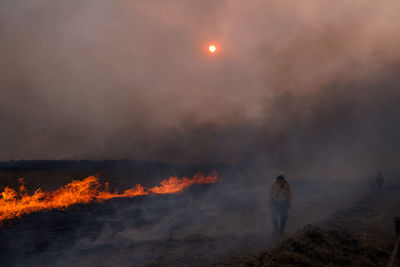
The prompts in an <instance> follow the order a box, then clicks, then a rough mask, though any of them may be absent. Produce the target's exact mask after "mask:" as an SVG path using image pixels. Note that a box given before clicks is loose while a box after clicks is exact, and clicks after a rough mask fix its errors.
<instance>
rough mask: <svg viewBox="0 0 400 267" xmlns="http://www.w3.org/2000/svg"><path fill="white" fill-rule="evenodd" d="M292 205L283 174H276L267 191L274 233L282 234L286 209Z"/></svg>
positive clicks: (286, 214) (290, 193)
mask: <svg viewBox="0 0 400 267" xmlns="http://www.w3.org/2000/svg"><path fill="white" fill-rule="evenodd" d="M291 206H292V191H291V189H290V185H289V183H288V182H287V181H286V179H285V177H284V176H283V174H280V175H278V177H276V180H275V181H274V183H273V184H272V185H271V188H270V191H269V207H270V209H271V215H272V225H273V227H274V233H273V234H274V235H278V234H279V235H280V236H283V234H284V233H285V227H286V223H287V219H288V210H289V209H290V208H291Z"/></svg>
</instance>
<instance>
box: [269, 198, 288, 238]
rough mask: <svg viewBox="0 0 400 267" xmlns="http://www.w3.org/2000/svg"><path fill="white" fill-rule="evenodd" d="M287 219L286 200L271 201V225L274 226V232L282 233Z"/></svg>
mask: <svg viewBox="0 0 400 267" xmlns="http://www.w3.org/2000/svg"><path fill="white" fill-rule="evenodd" d="M287 219H288V202H287V201H285V200H284V201H273V202H272V225H273V226H274V233H280V234H283V233H284V232H285V227H286V222H287ZM278 221H279V222H278Z"/></svg>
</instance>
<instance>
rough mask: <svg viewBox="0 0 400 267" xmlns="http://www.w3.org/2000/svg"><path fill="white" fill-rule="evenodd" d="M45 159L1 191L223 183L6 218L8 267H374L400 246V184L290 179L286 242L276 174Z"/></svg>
mask: <svg viewBox="0 0 400 267" xmlns="http://www.w3.org/2000/svg"><path fill="white" fill-rule="evenodd" d="M45 162H46V164H44V163H45ZM45 162H43V161H40V162H26V161H21V162H19V164H22V163H23V166H24V167H21V165H19V166H18V164H17V163H16V162H12V164H14V166H13V167H12V168H11V167H7V168H5V169H3V170H2V171H1V172H0V173H1V177H2V180H1V185H2V186H5V185H15V186H17V184H18V183H17V179H18V178H20V177H24V178H25V180H26V181H27V182H28V183H29V184H30V185H31V189H30V190H34V189H35V188H37V187H38V186H40V187H42V188H44V189H46V190H53V189H56V188H58V187H59V186H62V185H64V184H65V183H67V182H70V181H71V179H80V178H84V177H85V176H87V175H89V174H93V173H99V175H100V177H101V179H103V180H104V181H108V182H110V183H111V185H112V186H113V187H115V188H118V189H121V190H122V189H126V188H127V187H131V186H132V185H134V184H135V183H138V182H140V183H142V184H152V185H154V184H155V183H157V182H159V181H160V180H161V179H163V178H165V177H166V176H168V175H177V176H184V175H192V174H193V173H195V172H197V171H199V170H200V171H203V172H206V173H207V172H208V171H211V170H214V169H215V170H217V171H218V173H219V177H220V178H221V180H222V182H221V183H217V184H210V185H196V186H193V187H190V188H189V189H188V190H187V191H185V192H184V193H182V194H178V195H157V196H141V197H136V198H132V199H113V200H109V201H106V202H104V203H92V204H85V205H76V206H72V207H70V208H68V209H65V210H49V211H45V212H37V213H32V214H29V215H27V216H23V217H21V218H18V219H13V220H9V221H6V222H4V223H3V224H2V225H1V226H0V241H1V242H0V243H1V244H2V245H1V249H0V259H1V262H0V263H1V264H2V265H4V266H25V265H30V266H54V265H57V266H71V265H76V266H83V265H85V266H148V265H150V266H188V265H189V266H191V265H198V266H205V265H218V266H219V265H250V266H254V265H256V266H257V265H261V266H263V265H274V264H275V265H282V264H283V265H285V264H286V265H293V264H296V265H297V264H299V265H324V264H327V263H332V264H336V265H340V264H351V262H350V261H351V259H354V261H356V262H358V263H360V264H361V263H367V265H368V264H369V265H371V264H383V263H384V262H386V260H387V257H388V253H390V251H389V250H390V246H391V245H392V244H391V242H392V241H393V240H392V239H393V225H392V219H393V218H392V216H393V214H394V213H395V211H397V210H396V208H397V207H398V205H397V203H399V197H398V195H399V194H398V191H399V187H395V186H392V185H390V186H388V188H389V189H388V191H386V192H385V194H384V195H382V196H376V195H371V194H370V192H369V191H368V189H369V188H368V184H367V183H366V181H365V180H363V179H361V180H357V179H352V180H351V182H350V181H349V180H347V181H341V182H340V181H330V182H327V181H313V182H310V181H309V180H302V179H298V178H297V179H296V178H292V179H290V177H289V181H290V182H291V184H292V187H293V191H294V198H295V202H294V205H293V208H292V210H291V211H290V218H289V224H288V229H287V230H288V236H287V239H285V240H284V241H283V242H282V244H281V245H277V244H276V243H274V242H273V240H272V239H271V227H270V220H269V209H268V208H267V205H266V201H267V190H268V186H269V184H270V183H271V182H272V179H273V177H271V178H267V177H265V176H266V175H265V174H264V175H263V173H262V172H256V171H255V168H252V171H249V170H247V171H246V170H244V168H243V166H232V165H231V166H227V165H204V166H201V165H174V164H166V163H159V162H157V163H154V162H136V161H122V162H118V161H112V162H90V161H83V162H80V163H79V162H64V163H60V162H52V161H45ZM35 163H40V164H44V165H45V166H47V167H41V168H39V167H38V166H40V164H37V165H36V164H35ZM65 163H67V164H65ZM89 163H90V164H89ZM15 164H17V166H15ZM49 164H50V165H49ZM80 164H83V165H80ZM31 166H33V167H34V168H32V167H31ZM48 166H53V167H51V168H49V167H48ZM54 166H58V167H54ZM60 166H61V167H60ZM62 166H67V167H62ZM79 166H81V167H79ZM82 166H85V168H83V167H82ZM88 166H89V167H88ZM35 168H36V169H35ZM46 168H48V169H46ZM250 181H251V182H250ZM388 183H392V184H394V183H395V181H389V182H388ZM386 193H387V194H386ZM388 203H390V205H388ZM396 205H397V206H396ZM304 227H306V228H304ZM375 241H376V242H375ZM331 246H333V247H335V249H336V251H332V250H331V249H330V247H331ZM266 251H268V252H266ZM327 252H330V254H329V253H327ZM332 253H334V254H332ZM340 253H342V254H343V255H342V254H340ZM355 253H358V254H360V256H356V254H355ZM363 253H364V254H363ZM374 253H375V254H374ZM358 254H357V255H358ZM372 254H374V255H375V256H374V255H373V256H371V255H372ZM332 255H342V256H341V257H334V258H333V257H331V256H332ZM335 260H336V261H335Z"/></svg>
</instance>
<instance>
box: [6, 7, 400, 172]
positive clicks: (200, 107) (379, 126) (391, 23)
mask: <svg viewBox="0 0 400 267" xmlns="http://www.w3.org/2000/svg"><path fill="white" fill-rule="evenodd" d="M399 8H400V4H399V2H398V1H395V0H393V1H391V0H387V1H380V2H371V1H370V2H366V1H361V0H360V1H351V2H349V1H334V2H332V1H306V2H304V1H301V2H293V1H279V2H277V1H261V0H254V1H250V2H248V1H211V0H207V1H180V0H173V1H118V0H116V1H106V0H100V1H99V0H85V1H82V0H79V1H75V0H74V1H49V0H38V1H30V2H27V1H22V0H5V1H1V3H0V38H1V43H0V51H1V52H0V53H1V63H0V87H1V92H2V97H1V99H0V103H1V105H0V109H1V112H0V125H1V132H0V140H1V141H0V144H1V147H2V149H1V151H0V159H2V160H8V159H20V158H24V159H38V158H50V159H62V158H63V159H64V158H66V159H81V158H90V159H110V158H112V159H118V158H136V159H148V160H155V159H156V160H166V161H176V162H184V161H185V162H219V161H226V162H238V161H243V160H255V161H257V160H259V161H265V162H267V161H268V162H270V163H271V164H275V165H274V166H275V167H276V168H292V169H297V168H300V167H301V166H303V165H304V164H308V165H313V166H317V165H318V164H319V163H323V162H325V163H326V162H329V166H332V167H333V169H334V167H336V166H343V165H346V164H349V163H350V162H351V164H353V165H360V166H365V165H367V166H370V168H371V169H374V168H380V167H390V166H391V163H392V162H391V159H395V158H398V152H397V151H399V150H400V149H399V148H400V144H399V142H398V140H397V136H399V133H400V128H399V126H398V123H397V118H398V115H400V107H399V106H398V104H397V103H399V102H398V100H399V98H400V93H399V92H400V91H399V90H398V85H399V83H400V80H399V78H398V77H397V75H396V74H397V73H398V71H399V65H398V62H399V59H400V50H399V49H398V47H399V45H400V36H399V31H398V27H399V19H398V10H399ZM211 41H212V42H215V43H216V44H217V45H218V49H219V51H218V53H217V54H216V55H213V56H211V55H209V54H208V53H207V50H206V49H207V45H208V43H209V42H211ZM300 159H301V160H300ZM324 166H325V167H326V164H324ZM325 167H324V168H325ZM314 171H319V170H318V168H316V167H314Z"/></svg>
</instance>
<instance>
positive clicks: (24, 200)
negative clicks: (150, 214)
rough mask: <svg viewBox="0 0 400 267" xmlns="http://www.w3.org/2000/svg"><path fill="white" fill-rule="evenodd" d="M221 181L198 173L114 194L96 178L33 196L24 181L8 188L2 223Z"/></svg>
mask: <svg viewBox="0 0 400 267" xmlns="http://www.w3.org/2000/svg"><path fill="white" fill-rule="evenodd" d="M217 180H218V175H217V174H216V173H215V172H213V173H211V174H210V175H209V176H205V175H204V174H202V173H198V174H196V175H195V176H193V177H192V178H187V177H183V178H181V179H179V178H178V177H169V178H168V179H165V180H163V181H161V183H160V185H158V186H154V187H151V188H145V187H143V186H142V185H140V184H137V185H136V186H135V187H133V188H130V189H127V190H125V191H124V192H123V193H118V192H117V191H115V192H113V193H111V192H110V191H109V185H108V183H105V184H102V183H100V182H99V179H98V178H97V177H95V176H89V177H87V178H85V179H83V180H73V181H72V182H71V183H69V184H67V185H65V186H62V187H60V188H59V189H57V190H55V191H50V192H46V191H43V190H42V189H40V188H39V189H37V190H36V191H35V192H34V193H33V194H29V193H28V192H27V190H26V187H25V185H24V181H23V179H20V184H21V185H20V187H19V190H14V189H12V188H10V187H8V186H7V187H5V188H4V191H3V192H1V199H0V222H2V221H4V220H8V219H12V218H16V217H20V216H22V215H25V214H29V213H32V212H37V211H41V210H49V209H63V208H67V207H69V206H71V205H75V204H86V203H90V202H101V201H106V200H108V199H113V198H132V197H136V196H143V195H148V194H177V193H181V192H183V191H184V190H185V189H186V188H188V187H189V186H191V185H193V184H210V183H215V182H217Z"/></svg>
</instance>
